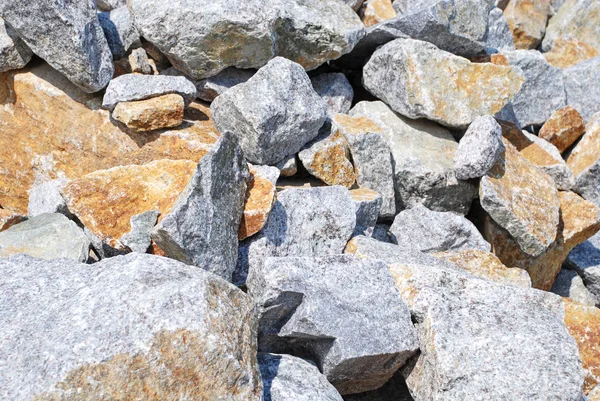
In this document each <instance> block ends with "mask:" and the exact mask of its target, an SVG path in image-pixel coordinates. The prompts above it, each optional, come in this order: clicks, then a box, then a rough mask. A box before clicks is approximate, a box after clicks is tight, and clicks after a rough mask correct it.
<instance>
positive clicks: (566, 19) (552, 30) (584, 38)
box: [542, 0, 600, 111]
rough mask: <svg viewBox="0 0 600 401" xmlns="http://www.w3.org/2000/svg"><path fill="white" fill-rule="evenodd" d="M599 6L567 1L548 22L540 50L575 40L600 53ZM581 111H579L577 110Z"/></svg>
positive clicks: (587, 1)
mask: <svg viewBox="0 0 600 401" xmlns="http://www.w3.org/2000/svg"><path fill="white" fill-rule="evenodd" d="M599 22H600V4H598V2H597V1H594V0H567V1H566V2H565V3H564V4H563V5H562V6H561V7H560V9H559V10H558V12H557V13H556V14H555V15H554V16H553V17H552V18H550V21H548V27H547V28H546V35H545V36H544V40H543V42H542V50H543V51H549V50H550V49H551V48H552V47H553V46H556V45H557V42H558V41H559V40H560V39H577V40H579V41H581V42H583V43H586V44H587V45H590V46H591V47H593V48H595V49H596V50H598V51H600V23H599ZM579 111H581V110H579Z"/></svg>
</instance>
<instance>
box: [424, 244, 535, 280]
mask: <svg viewBox="0 0 600 401" xmlns="http://www.w3.org/2000/svg"><path fill="white" fill-rule="evenodd" d="M433 256H435V257H437V258H440V259H443V260H446V261H448V262H452V263H454V264H455V265H457V266H458V267H460V268H461V269H463V270H465V271H467V272H469V273H471V274H472V275H474V276H477V277H481V278H484V279H486V280H490V281H495V282H497V283H503V284H511V285H515V286H518V287H531V279H530V278H529V274H528V273H527V272H526V271H525V270H523V269H519V268H517V267H506V266H504V264H503V263H502V262H501V261H500V259H498V258H497V257H496V256H495V255H494V254H493V253H490V252H485V251H481V250H479V249H469V250H466V251H447V252H438V253H434V254H433Z"/></svg>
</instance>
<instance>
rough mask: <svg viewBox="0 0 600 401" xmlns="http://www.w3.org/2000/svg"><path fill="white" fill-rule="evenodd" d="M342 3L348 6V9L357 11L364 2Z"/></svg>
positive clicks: (348, 1) (360, 0)
mask: <svg viewBox="0 0 600 401" xmlns="http://www.w3.org/2000/svg"><path fill="white" fill-rule="evenodd" d="M342 1H343V2H344V3H346V4H348V5H349V6H350V7H352V9H353V10H354V11H358V9H359V8H360V6H362V3H363V2H364V0H342Z"/></svg>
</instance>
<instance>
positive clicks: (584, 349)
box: [563, 298, 600, 394]
mask: <svg viewBox="0 0 600 401" xmlns="http://www.w3.org/2000/svg"><path fill="white" fill-rule="evenodd" d="M563 303H564V306H565V325H566V326H567V329H568V330H569V333H570V334H571V335H572V336H573V338H575V341H576V342H577V346H578V347H579V356H580V357H581V363H582V364H583V370H584V372H585V382H584V383H583V392H584V393H585V394H588V393H590V392H591V391H592V390H593V389H594V387H595V386H596V385H598V384H599V383H600V309H598V308H596V307H594V306H589V305H584V304H582V303H579V302H575V301H571V300H570V299H568V298H563Z"/></svg>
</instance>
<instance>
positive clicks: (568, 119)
mask: <svg viewBox="0 0 600 401" xmlns="http://www.w3.org/2000/svg"><path fill="white" fill-rule="evenodd" d="M584 132H585V123H584V121H583V118H582V117H581V114H579V112H578V111H577V110H575V109H574V108H572V107H571V106H567V107H564V108H562V109H560V110H557V111H555V112H554V114H552V116H551V117H550V118H549V119H548V121H546V123H545V124H544V125H543V126H542V129H541V130H540V132H539V134H538V135H539V137H540V138H543V139H545V140H547V141H548V142H550V143H551V144H552V145H554V146H556V148H557V149H558V150H559V151H560V152H561V153H562V152H564V151H565V150H567V148H568V147H569V146H571V145H572V144H573V143H574V142H575V141H576V140H577V139H579V137H580V136H581V135H583V133H584Z"/></svg>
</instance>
